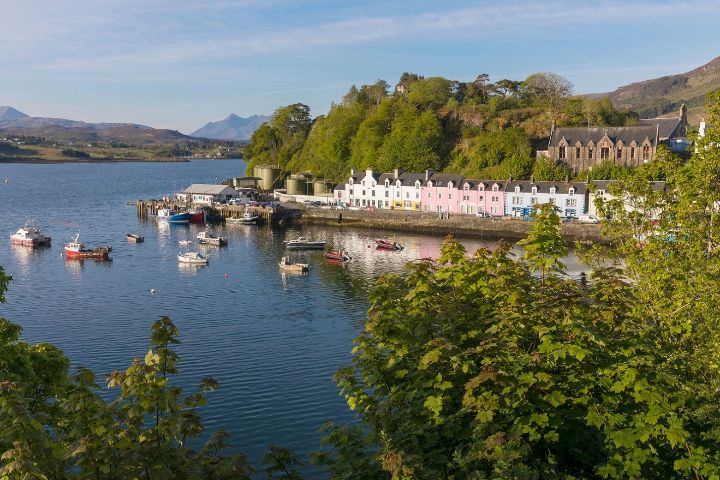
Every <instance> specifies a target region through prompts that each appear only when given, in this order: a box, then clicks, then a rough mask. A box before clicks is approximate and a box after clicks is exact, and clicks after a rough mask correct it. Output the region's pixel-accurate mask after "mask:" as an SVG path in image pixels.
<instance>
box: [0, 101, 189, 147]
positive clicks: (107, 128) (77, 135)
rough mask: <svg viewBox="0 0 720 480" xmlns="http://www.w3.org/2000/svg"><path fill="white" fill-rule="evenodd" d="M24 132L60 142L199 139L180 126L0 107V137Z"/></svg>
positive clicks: (154, 142)
mask: <svg viewBox="0 0 720 480" xmlns="http://www.w3.org/2000/svg"><path fill="white" fill-rule="evenodd" d="M14 135H24V136H26V137H30V136H33V137H44V138H45V139H47V140H51V141H57V142H65V143H67V142H79V143H87V142H103V143H119V144H126V145H132V146H149V145H166V144H173V143H179V142H187V141H193V140H196V139H195V138H193V137H190V136H188V135H183V134H182V133H180V132H178V131H177V130H167V129H157V128H152V127H148V126H147V125H139V124H136V123H87V122H80V121H77V120H68V119H65V118H48V117H30V116H28V115H25V114H24V113H22V112H19V111H18V110H16V109H14V108H12V107H0V137H9V136H14Z"/></svg>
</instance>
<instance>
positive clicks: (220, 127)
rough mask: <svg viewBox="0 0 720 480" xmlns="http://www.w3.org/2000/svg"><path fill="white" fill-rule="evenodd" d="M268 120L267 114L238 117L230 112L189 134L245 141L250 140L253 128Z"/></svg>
mask: <svg viewBox="0 0 720 480" xmlns="http://www.w3.org/2000/svg"><path fill="white" fill-rule="evenodd" d="M268 120H270V117H269V116H267V115H251V116H249V117H240V116H238V115H235V114H234V113H231V114H230V115H228V116H227V117H225V118H224V119H222V120H218V121H215V122H208V123H206V124H205V125H203V126H202V127H200V128H198V129H197V130H195V131H194V132H192V133H191V134H190V135H191V136H193V137H200V138H210V139H213V140H233V141H246V140H250V137H252V134H253V133H254V132H255V130H257V129H258V128H259V127H260V125H262V124H263V123H265V122H267V121H268Z"/></svg>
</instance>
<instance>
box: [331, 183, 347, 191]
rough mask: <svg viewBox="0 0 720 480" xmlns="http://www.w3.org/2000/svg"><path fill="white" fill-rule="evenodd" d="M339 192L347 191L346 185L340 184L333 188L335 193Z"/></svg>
mask: <svg viewBox="0 0 720 480" xmlns="http://www.w3.org/2000/svg"><path fill="white" fill-rule="evenodd" d="M338 190H345V184H344V183H338V184H337V185H335V186H334V187H333V192H337V191H338Z"/></svg>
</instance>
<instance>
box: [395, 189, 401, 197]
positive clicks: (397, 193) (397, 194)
mask: <svg viewBox="0 0 720 480" xmlns="http://www.w3.org/2000/svg"><path fill="white" fill-rule="evenodd" d="M395 196H396V197H397V198H400V190H398V191H396V192H395Z"/></svg>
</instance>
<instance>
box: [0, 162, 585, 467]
mask: <svg viewBox="0 0 720 480" xmlns="http://www.w3.org/2000/svg"><path fill="white" fill-rule="evenodd" d="M244 168H245V164H244V162H242V161H240V160H223V161H219V160H216V161H195V162H190V163H118V164H68V165H17V164H0V178H2V177H5V176H7V177H8V178H9V181H10V182H9V183H8V184H4V185H3V184H0V202H1V204H2V206H3V215H1V216H0V265H2V266H3V267H4V268H5V269H6V271H7V272H8V273H10V274H12V275H13V278H14V281H13V283H12V284H11V287H10V291H9V292H8V294H7V302H6V303H5V305H2V306H0V315H2V316H4V317H5V318H8V319H9V320H11V321H13V322H15V323H19V324H20V325H22V327H23V329H24V334H23V338H24V339H25V340H26V341H29V342H33V343H34V342H51V343H54V344H56V345H58V346H59V347H61V348H62V349H63V350H64V351H65V353H66V354H67V355H68V357H69V358H70V359H71V361H72V362H73V364H74V365H82V366H85V367H88V368H90V369H92V370H93V371H94V372H95V373H96V374H97V375H98V377H99V379H101V380H102V379H103V378H104V376H105V375H106V374H107V373H109V372H110V371H112V370H115V369H124V368H126V367H127V366H128V365H129V364H130V362H131V361H132V359H133V358H134V357H138V356H139V357H142V356H144V354H145V352H147V350H148V337H149V328H150V325H151V324H152V322H153V321H154V320H156V319H157V318H159V317H160V316H162V315H168V316H169V317H170V318H172V320H173V321H174V322H175V323H176V324H177V325H178V327H179V328H180V331H181V334H182V337H181V340H182V342H183V343H182V345H181V346H180V347H179V353H180V355H181V364H180V377H179V380H178V382H179V383H180V384H181V385H183V386H185V387H187V388H188V389H189V388H190V387H192V386H194V385H196V384H197V383H198V382H199V381H200V379H202V378H203V377H206V376H213V377H215V378H216V379H217V380H218V381H219V382H220V383H221V385H222V387H221V388H220V390H218V391H217V392H214V393H212V394H211V395H210V399H209V405H208V406H207V407H206V408H204V410H203V411H202V415H203V417H204V419H205V425H206V427H207V430H208V431H209V432H210V431H214V430H216V429H218V428H225V429H226V430H228V431H230V432H231V433H232V434H233V443H234V444H235V445H237V446H238V447H239V448H240V449H241V450H242V451H244V452H245V453H246V454H247V455H248V456H249V458H250V459H251V461H253V463H254V464H255V465H256V466H259V459H260V458H261V456H262V452H263V451H264V449H265V447H266V446H267V445H268V444H277V445H283V446H286V447H288V448H291V449H292V450H294V451H295V452H296V453H299V454H301V455H302V456H303V457H305V459H307V455H308V454H309V453H310V452H312V451H314V450H316V449H317V448H318V446H319V440H320V437H321V435H320V434H319V433H318V431H317V430H318V428H319V427H320V426H321V425H322V424H323V423H324V422H325V421H327V420H332V421H336V422H352V421H354V419H353V416H352V415H351V413H350V412H349V410H348V409H347V407H346V405H345V402H344V400H343V399H342V398H341V397H340V396H339V395H338V390H337V388H336V386H335V385H334V383H333V381H332V376H333V374H334V372H335V371H336V370H337V369H338V368H339V367H342V366H345V365H347V364H348V363H349V361H350V353H349V352H350V350H351V348H352V340H353V338H354V337H355V336H356V335H357V334H358V333H359V331H360V329H361V325H362V322H363V321H364V319H365V317H366V311H367V308H368V300H367V295H368V293H369V291H370V289H371V287H372V283H373V281H374V279H376V278H377V277H378V276H379V275H381V274H383V273H388V272H400V271H402V268H403V265H404V264H405V263H406V262H408V261H411V260H415V259H418V258H425V257H436V256H437V255H438V254H439V250H440V245H441V242H442V238H439V237H430V236H412V235H406V234H387V233H384V234H382V235H383V236H385V237H389V238H393V239H395V240H397V241H400V242H402V243H403V244H404V245H405V246H406V248H405V250H403V251H402V252H391V253H388V252H377V251H375V249H374V248H370V247H369V246H370V243H371V240H372V238H373V236H372V232H370V231H367V230H359V229H358V230H354V229H348V228H343V229H339V228H318V227H311V228H299V227H296V228H290V229H273V228H269V227H254V226H228V227H217V228H216V231H217V232H218V233H220V234H222V235H226V236H228V237H229V245H228V246H227V247H225V248H221V249H219V248H217V247H201V246H198V245H197V244H195V245H194V246H193V247H192V249H195V250H203V251H205V252H206V253H208V254H209V256H210V264H209V265H208V266H204V267H192V266H190V267H188V266H183V265H179V264H178V262H177V257H176V256H177V254H178V253H179V252H181V251H183V250H186V249H187V248H186V247H180V246H179V245H178V240H181V239H195V236H196V235H197V233H198V231H199V228H198V227H196V226H175V225H167V224H164V223H157V222H155V221H153V220H149V221H144V222H143V221H140V220H139V219H138V218H137V216H136V212H135V207H134V206H131V205H127V202H128V201H132V200H135V199H137V198H160V197H161V196H164V195H168V194H171V193H172V192H173V191H175V190H180V189H182V188H185V187H186V186H187V185H189V184H191V183H214V182H218V181H222V180H224V179H225V178H228V177H231V176H239V175H242V174H243V172H244ZM29 218H32V219H34V221H35V223H36V224H38V225H40V226H41V227H42V228H43V232H44V233H45V234H46V235H50V236H51V237H52V238H53V246H52V247H51V248H46V249H38V250H32V249H28V248H24V247H14V246H11V245H10V243H9V241H8V240H7V237H8V236H9V235H10V234H11V233H13V232H14V231H15V230H16V229H17V228H19V227H20V226H22V225H23V224H24V223H25V221H26V220H27V219H29ZM78 232H79V233H80V238H81V240H82V241H84V242H85V243H86V244H89V245H93V244H97V243H109V244H111V245H112V247H113V252H112V254H111V257H112V262H107V263H96V262H94V261H85V262H79V261H67V260H65V258H64V257H63V256H62V255H61V253H62V247H63V244H64V243H65V242H66V241H67V240H68V239H70V237H71V236H72V235H74V234H75V233H78ZM126 233H139V234H141V235H143V236H145V243H142V244H129V243H127V242H126V240H125V234H126ZM300 234H302V235H306V236H309V237H313V238H324V239H326V240H327V241H328V242H329V244H330V245H333V246H335V247H338V248H343V249H345V250H348V251H349V253H350V254H351V255H352V256H353V261H352V262H351V263H350V264H349V265H348V266H347V267H344V268H343V267H340V266H338V265H332V264H329V263H326V262H325V261H324V260H323V259H322V254H321V253H319V252H313V253H309V252H308V253H305V252H297V253H296V252H293V253H292V254H291V258H292V259H293V260H296V261H304V262H308V263H310V265H311V266H310V269H311V270H310V273H309V274H308V275H305V276H285V275H282V274H281V273H280V272H279V271H278V266H277V262H278V260H279V258H280V257H281V256H282V255H284V254H285V250H284V247H283V241H284V240H285V239H289V238H293V237H295V236H297V235H300ZM3 236H4V238H5V239H6V240H2V237H3ZM463 243H465V244H466V246H467V247H468V249H469V250H474V249H475V248H477V247H480V246H486V247H492V246H493V243H492V242H479V241H464V242H463ZM569 263H570V264H569V269H570V270H571V271H576V270H577V269H578V268H579V266H578V265H577V263H576V260H575V259H573V258H571V259H569ZM151 289H155V290H156V293H155V294H154V295H153V294H151V293H150V290H151ZM304 473H305V475H306V478H309V479H313V478H317V479H321V478H326V475H325V474H323V472H321V471H318V470H317V469H315V468H313V467H307V468H306V469H305V471H304Z"/></svg>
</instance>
